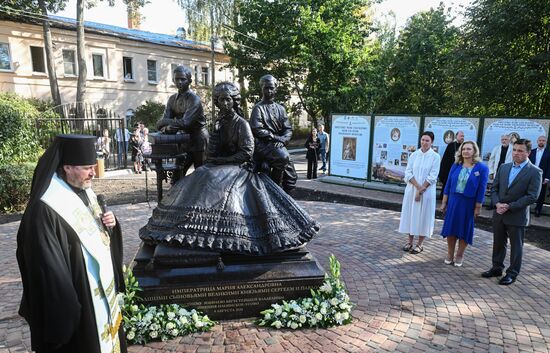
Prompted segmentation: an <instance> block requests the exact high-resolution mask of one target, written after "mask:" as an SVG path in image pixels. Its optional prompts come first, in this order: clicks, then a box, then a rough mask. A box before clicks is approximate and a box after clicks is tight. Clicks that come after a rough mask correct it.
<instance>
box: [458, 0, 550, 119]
mask: <svg viewBox="0 0 550 353" xmlns="http://www.w3.org/2000/svg"><path fill="white" fill-rule="evenodd" d="M466 19H467V22H466V24H465V25H464V35H463V41H462V43H461V46H460V48H459V50H457V52H456V54H455V57H456V64H455V67H456V68H455V70H456V71H457V72H460V73H461V75H460V76H459V77H457V81H456V87H457V90H458V91H459V92H461V95H462V97H461V98H462V99H461V101H462V102H463V105H462V106H461V107H460V109H461V110H462V111H464V112H465V113H471V114H482V115H527V116H541V115H549V114H550V2H549V1H541V0H524V1H514V0H477V1H475V2H473V4H472V6H471V7H469V8H468V10H467V11H466Z"/></svg>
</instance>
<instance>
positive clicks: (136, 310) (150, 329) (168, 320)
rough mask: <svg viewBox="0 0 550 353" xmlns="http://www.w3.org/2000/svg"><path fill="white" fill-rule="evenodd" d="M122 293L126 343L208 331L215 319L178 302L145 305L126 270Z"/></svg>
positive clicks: (133, 280)
mask: <svg viewBox="0 0 550 353" xmlns="http://www.w3.org/2000/svg"><path fill="white" fill-rule="evenodd" d="M125 282H126V293H125V295H124V306H123V310H122V314H123V318H124V323H123V325H124V330H125V331H126V339H127V341H128V342H129V343H130V344H145V343H147V342H150V341H155V340H161V341H166V340H168V339H172V338H176V337H178V336H184V335H187V334H189V333H193V332H198V331H209V330H210V329H211V328H212V327H213V326H214V325H215V322H214V321H212V320H210V319H209V318H208V316H207V315H203V314H202V313H200V312H198V311H196V310H195V309H192V310H188V309H186V308H184V307H183V306H181V305H178V304H161V305H159V306H155V305H150V306H145V305H143V304H140V303H139V302H140V301H141V299H140V298H139V297H138V296H137V294H136V293H137V292H138V291H140V290H141V289H140V288H139V284H138V282H137V280H136V278H135V277H134V275H133V274H132V272H131V271H130V270H128V271H127V276H126V280H125Z"/></svg>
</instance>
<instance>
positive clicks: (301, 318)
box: [300, 315, 307, 324]
mask: <svg viewBox="0 0 550 353" xmlns="http://www.w3.org/2000/svg"><path fill="white" fill-rule="evenodd" d="M306 321H307V317H306V316H305V315H300V322H301V323H302V324H303V323H305V322H306Z"/></svg>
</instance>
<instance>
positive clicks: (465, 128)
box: [424, 117, 479, 157]
mask: <svg viewBox="0 0 550 353" xmlns="http://www.w3.org/2000/svg"><path fill="white" fill-rule="evenodd" d="M478 129H479V118H464V117H426V118H425V120H424V130H425V131H431V132H433V133H434V143H433V146H432V148H433V150H434V151H436V152H437V153H439V156H440V157H443V154H444V153H445V149H446V148H447V145H448V144H449V143H451V142H453V141H455V140H456V133H457V132H458V131H462V132H463V133H464V141H474V142H476V143H477V142H478V141H477V132H478Z"/></svg>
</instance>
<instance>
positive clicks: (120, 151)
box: [115, 127, 131, 168]
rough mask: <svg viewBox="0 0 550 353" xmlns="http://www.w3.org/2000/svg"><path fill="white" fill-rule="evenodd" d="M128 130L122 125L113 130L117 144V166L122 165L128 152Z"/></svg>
mask: <svg viewBox="0 0 550 353" xmlns="http://www.w3.org/2000/svg"><path fill="white" fill-rule="evenodd" d="M130 137H131V135H130V131H128V129H126V128H124V129H122V127H118V128H117V129H116V131H115V141H116V145H117V149H116V152H117V167H119V168H120V167H122V165H123V164H124V156H126V153H128V145H129V142H130Z"/></svg>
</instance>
